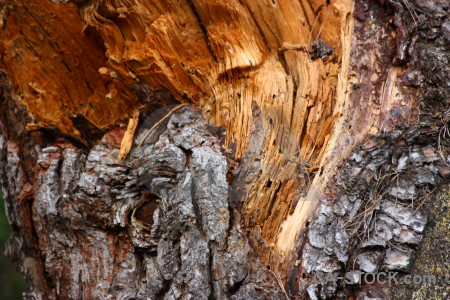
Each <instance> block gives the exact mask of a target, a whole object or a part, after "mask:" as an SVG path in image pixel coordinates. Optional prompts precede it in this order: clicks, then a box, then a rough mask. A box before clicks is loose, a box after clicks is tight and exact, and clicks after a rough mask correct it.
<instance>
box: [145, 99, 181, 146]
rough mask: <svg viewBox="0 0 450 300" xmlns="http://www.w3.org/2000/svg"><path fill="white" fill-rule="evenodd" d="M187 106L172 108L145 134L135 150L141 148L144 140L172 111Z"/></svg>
mask: <svg viewBox="0 0 450 300" xmlns="http://www.w3.org/2000/svg"><path fill="white" fill-rule="evenodd" d="M186 105H187V104H180V105H177V106H175V107H174V108H172V109H171V110H170V111H169V112H168V113H167V114H165V115H164V117H162V118H161V119H160V120H159V121H158V122H156V123H155V124H154V125H153V126H152V127H151V128H150V129H149V130H148V131H147V133H146V134H145V136H144V138H143V139H142V140H141V142H140V143H139V145H138V146H137V149H139V147H141V145H142V144H143V143H144V141H145V139H146V138H147V137H148V136H149V135H150V133H151V132H152V131H153V129H155V128H156V127H157V126H158V125H159V124H161V123H162V122H163V121H164V120H165V119H167V117H169V116H170V115H171V114H172V113H173V112H174V111H176V110H177V109H179V108H181V107H183V106H186Z"/></svg>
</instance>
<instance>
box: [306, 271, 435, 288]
mask: <svg viewBox="0 0 450 300" xmlns="http://www.w3.org/2000/svg"><path fill="white" fill-rule="evenodd" d="M342 280H343V281H344V283H345V284H361V283H367V284H373V283H379V284H414V285H421V284H436V282H437V278H436V276H434V275H403V274H401V273H399V272H377V273H366V272H362V271H351V272H348V273H345V274H344V275H340V274H332V273H327V274H326V275H324V274H322V276H321V275H320V274H318V273H316V274H314V277H313V283H314V284H328V283H334V284H336V283H338V281H339V282H340V281H342Z"/></svg>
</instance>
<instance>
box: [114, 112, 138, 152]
mask: <svg viewBox="0 0 450 300" xmlns="http://www.w3.org/2000/svg"><path fill="white" fill-rule="evenodd" d="M138 122H139V111H135V112H134V114H133V116H132V117H131V118H130V120H129V121H128V126H127V130H126V131H125V134H124V136H123V139H122V142H121V143H120V151H119V155H118V156H117V160H118V161H121V160H122V159H124V158H125V157H127V155H128V154H129V153H130V150H131V147H132V146H133V138H134V132H135V131H136V127H137V125H138Z"/></svg>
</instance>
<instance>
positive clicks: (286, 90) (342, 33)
mask: <svg viewBox="0 0 450 300" xmlns="http://www.w3.org/2000/svg"><path fill="white" fill-rule="evenodd" d="M9 2H11V3H14V5H18V6H21V7H22V6H23V15H16V16H15V17H9V18H8V27H7V28H6V32H2V33H0V39H1V40H2V41H4V42H5V43H6V44H8V43H14V41H15V40H16V39H17V37H18V35H19V34H20V33H19V31H17V30H16V29H15V28H16V27H17V25H15V24H19V23H20V24H22V23H24V22H28V23H30V24H35V23H36V21H34V20H33V18H32V16H31V15H30V14H32V13H33V14H40V15H39V19H41V20H48V23H45V24H35V25H33V26H30V27H26V28H30V30H29V31H26V32H24V33H21V35H27V38H32V39H39V38H44V39H52V40H56V41H64V40H66V41H69V42H68V43H69V44H68V45H67V46H64V47H63V46H61V48H60V49H56V50H54V49H38V50H36V49H33V48H30V47H29V46H28V45H23V46H22V47H21V49H24V50H23V51H26V52H27V53H26V55H23V56H22V55H17V56H15V55H14V54H13V53H11V51H10V50H8V51H6V56H5V57H6V59H5V62H8V64H9V66H12V64H15V65H17V64H22V65H25V66H36V68H35V67H33V68H28V69H27V70H25V71H24V72H25V73H23V74H22V73H17V74H13V75H11V74H9V75H10V78H12V80H15V77H19V76H22V77H26V78H28V79H29V80H15V81H17V82H19V83H21V82H25V83H27V84H25V85H20V84H19V85H18V86H17V88H18V90H19V91H20V92H21V93H23V97H22V100H21V101H22V102H23V104H24V105H25V106H26V107H28V110H29V112H30V114H31V115H32V117H33V118H34V119H35V120H36V122H43V123H47V124H49V125H53V126H56V127H58V128H59V129H60V130H62V131H63V132H66V133H69V134H73V135H79V134H80V133H79V132H78V130H77V128H75V127H74V126H73V124H72V121H71V118H70V116H72V115H73V114H74V113H75V112H77V111H81V112H82V114H83V115H84V116H85V118H86V119H88V120H89V121H90V122H91V123H93V124H95V125H96V126H99V127H107V126H109V125H112V124H116V123H117V121H118V120H124V119H126V118H127V117H129V116H130V115H131V114H132V113H133V112H134V111H136V108H137V105H139V104H143V103H137V102H138V101H137V99H136V98H134V97H130V92H129V90H128V87H127V84H129V83H130V82H132V81H139V82H141V83H144V84H146V85H147V86H148V87H150V88H155V87H161V86H163V87H165V88H167V89H168V90H169V91H171V92H172V93H173V94H174V95H175V96H176V97H177V98H178V99H179V100H180V101H181V102H186V100H185V99H186V98H189V101H192V102H194V103H197V104H198V105H199V107H200V108H201V109H202V111H203V112H204V115H205V117H206V118H207V120H208V121H209V122H210V123H213V124H215V125H217V126H223V127H224V128H225V130H226V138H225V145H224V147H225V148H226V149H225V150H226V151H228V152H229V153H232V154H233V155H234V157H235V158H236V159H242V160H241V161H242V163H241V166H240V170H241V171H240V173H239V174H237V175H236V178H238V179H239V180H237V179H235V181H234V182H233V184H232V186H231V190H230V193H231V194H232V195H233V199H234V200H233V201H234V202H235V203H236V207H240V209H241V212H242V222H243V226H244V228H245V229H246V230H247V231H248V232H249V233H250V237H251V239H252V240H254V241H255V242H254V247H255V249H256V250H257V252H258V254H259V256H260V257H261V258H262V259H263V260H265V261H266V262H267V264H270V265H272V266H274V270H275V269H276V268H279V265H281V264H283V263H284V260H287V259H288V258H289V255H288V253H289V252H290V251H292V250H293V249H294V248H295V243H296V241H297V238H298V236H299V234H300V233H301V232H302V229H303V226H304V224H305V223H306V220H307V219H308V218H309V217H310V216H311V214H312V212H313V210H314V209H315V207H316V204H317V201H313V200H317V196H318V195H321V194H322V193H323V190H322V189H323V187H324V186H325V185H326V183H327V181H328V180H329V179H330V178H331V176H332V174H333V172H334V171H333V170H334V168H335V166H336V165H337V164H338V162H339V157H341V158H342V157H343V154H342V156H341V154H340V153H345V151H344V149H342V145H340V146H339V149H337V151H336V148H335V147H336V144H335V141H336V140H337V138H336V137H337V136H338V135H339V134H340V132H341V131H342V124H343V120H344V119H345V117H346V114H347V105H348V99H349V95H350V93H349V87H348V84H349V83H348V68H349V57H350V44H351V36H352V30H353V27H352V26H353V16H352V11H353V1H351V0H335V1H324V0H310V1H307V0H302V1H297V0H285V1H272V0H241V1H239V0H230V1H218V0H194V1H184V0H182V1H179V0H176V1H175V0H152V1H136V0H126V1H125V0H108V1H106V0H100V1H86V2H84V3H83V5H81V6H80V11H79V13H80V16H81V18H82V20H83V22H84V23H85V24H86V26H87V27H86V26H85V27H83V25H82V24H81V23H80V22H77V21H78V19H77V18H78V16H77V14H76V9H75V7H74V6H72V5H70V6H52V7H51V9H48V10H45V8H46V7H48V6H50V5H52V4H49V3H48V2H47V1H46V0H36V1H33V3H36V4H23V3H22V2H20V1H13V0H9ZM19 2H20V3H19ZM37 6H40V7H41V8H44V9H38V8H37ZM47 11H54V12H55V13H52V14H50V15H49V16H48V17H44V16H43V15H42V14H45V13H48V12H47ZM66 19H67V20H69V21H68V22H66V21H65V20H66ZM53 23H54V24H58V25H57V26H58V28H60V27H64V28H65V31H58V32H59V34H60V35H57V33H54V32H53V30H52V29H53V27H52V24H53ZM11 24H12V25H11ZM55 26H56V25H55ZM31 28H33V29H31ZM83 31H84V32H85V34H83V33H82V32H83ZM93 31H96V32H97V33H98V34H99V35H100V36H101V38H102V39H103V42H104V46H105V47H106V57H107V59H106V58H105V56H104V55H103V53H102V51H103V49H102V48H101V47H99V46H98V45H96V44H95V43H93V42H92V40H91V39H89V37H88V35H87V34H86V32H93ZM48 35H50V36H48ZM22 40H25V39H22ZM318 40H322V41H323V45H327V46H329V49H332V52H333V54H324V53H319V54H320V55H319V56H320V58H317V59H316V58H311V56H310V52H311V51H312V43H313V42H315V41H318ZM79 47H82V48H80V49H79ZM15 48H18V47H15ZM41 50H42V51H41ZM44 50H45V51H44ZM33 51H38V54H35V53H34V52H33ZM92 53H97V54H98V55H97V54H92ZM83 54H89V55H87V56H86V57H84V56H83ZM22 57H26V58H27V59H31V60H34V61H28V60H24V59H23V58H22ZM55 58H56V62H54V59H55ZM39 60H40V61H41V62H42V63H38V62H37V61H39ZM48 60H53V65H52V64H50V65H52V66H54V70H53V69H52V70H51V71H50V73H52V72H54V76H58V77H60V78H59V80H55V81H53V80H51V77H50V78H49V77H48V76H47V77H46V76H43V73H44V69H43V65H44V62H45V61H48ZM8 64H6V66H3V68H6V70H7V71H8V70H9V69H11V70H18V69H20V68H17V67H15V68H9V67H8ZM99 69H100V73H101V74H100V73H99V72H98V70H99ZM69 70H70V71H69ZM109 70H112V71H114V72H109ZM8 73H11V72H8ZM112 74H113V75H114V76H113V75H112ZM42 78H44V79H42ZM61 78H62V79H61ZM59 83H63V84H64V83H65V84H64V85H63V86H60V85H58V84H59ZM66 89H67V90H66ZM64 90H66V91H67V94H65V93H59V91H64ZM55 95H63V96H62V97H61V98H58V99H56V98H55V97H56V96H55ZM48 103H55V104H52V106H51V109H52V110H53V111H52V113H51V114H48V113H47V110H48V108H49V104H48ZM46 106H48V107H46ZM43 107H46V108H45V109H43ZM137 119H138V114H137V113H135V114H134V116H133V117H131V119H130V120H129V124H128V128H127V131H126V134H125V137H124V139H123V141H122V145H121V151H120V155H119V160H120V159H122V158H124V157H125V156H126V155H127V153H128V152H129V150H130V147H131V145H132V139H133V133H134V131H135V128H136V124H137ZM295 199H297V200H295ZM305 200H311V201H305Z"/></svg>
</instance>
